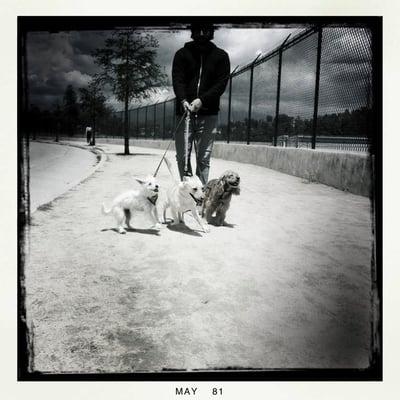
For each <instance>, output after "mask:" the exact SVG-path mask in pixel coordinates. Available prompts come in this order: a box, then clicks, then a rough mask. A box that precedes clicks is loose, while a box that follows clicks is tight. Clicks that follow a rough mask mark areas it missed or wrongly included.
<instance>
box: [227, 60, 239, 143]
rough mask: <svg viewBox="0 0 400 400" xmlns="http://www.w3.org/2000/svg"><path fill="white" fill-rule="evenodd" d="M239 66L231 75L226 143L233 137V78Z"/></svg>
mask: <svg viewBox="0 0 400 400" xmlns="http://www.w3.org/2000/svg"><path fill="white" fill-rule="evenodd" d="M238 68H239V65H237V66H236V67H235V69H234V70H233V71H232V72H231V74H230V75H229V97H228V126H227V127H226V130H227V132H226V143H229V142H230V139H231V109H232V79H233V74H234V73H235V72H236V70H237V69H238Z"/></svg>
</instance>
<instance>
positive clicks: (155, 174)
mask: <svg viewBox="0 0 400 400" xmlns="http://www.w3.org/2000/svg"><path fill="white" fill-rule="evenodd" d="M185 116H186V114H183V115H182V117H181V119H180V121H179V122H178V125H177V126H176V128H175V131H174V133H173V135H172V136H173V137H174V136H175V134H176V132H177V131H178V128H179V126H180V125H181V123H182V121H183V119H184V118H185ZM172 140H173V139H171V140H170V141H169V143H168V146H167V148H166V149H165V152H164V154H163V156H162V157H161V160H160V163H159V164H158V167H157V169H156V172H154V174H153V176H154V178H155V177H156V176H157V174H158V170H159V169H160V167H161V164H162V162H163V160H164V158H165V156H166V154H167V151H168V150H169V148H170V146H171V143H172Z"/></svg>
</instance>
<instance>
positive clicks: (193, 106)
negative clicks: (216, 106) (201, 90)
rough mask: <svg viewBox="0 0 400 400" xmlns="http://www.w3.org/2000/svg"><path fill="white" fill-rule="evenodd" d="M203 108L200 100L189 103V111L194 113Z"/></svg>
mask: <svg viewBox="0 0 400 400" xmlns="http://www.w3.org/2000/svg"><path fill="white" fill-rule="evenodd" d="M202 106H203V103H202V102H201V100H200V99H194V100H193V101H192V102H191V103H190V111H191V112H194V113H196V112H197V111H199V110H200V108H201V107H202Z"/></svg>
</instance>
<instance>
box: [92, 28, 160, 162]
mask: <svg viewBox="0 0 400 400" xmlns="http://www.w3.org/2000/svg"><path fill="white" fill-rule="evenodd" d="M157 47H158V41H157V40H156V39H155V38H154V37H153V36H152V35H150V34H145V33H140V32H139V31H135V30H134V29H126V30H120V31H116V32H114V33H113V34H112V36H111V37H110V38H109V39H107V40H106V43H105V47H104V48H103V49H97V50H96V51H95V52H94V53H93V56H94V58H95V63H96V64H97V65H99V66H100V67H101V72H99V73H98V74H97V75H96V76H95V79H96V80H97V82H100V83H101V84H108V85H110V87H111V89H112V91H113V93H114V94H115V96H116V98H117V100H119V101H121V102H124V109H125V115H124V117H125V118H124V138H125V140H124V153H125V154H129V130H128V109H129V104H130V102H131V101H132V100H133V99H143V98H147V97H149V95H150V94H151V93H152V92H153V93H154V92H156V91H157V88H158V87H160V86H162V85H164V84H165V79H166V76H165V74H163V73H162V71H161V67H160V66H159V65H158V64H157V63H156V62H155V57H156V50H155V49H156V48H157Z"/></svg>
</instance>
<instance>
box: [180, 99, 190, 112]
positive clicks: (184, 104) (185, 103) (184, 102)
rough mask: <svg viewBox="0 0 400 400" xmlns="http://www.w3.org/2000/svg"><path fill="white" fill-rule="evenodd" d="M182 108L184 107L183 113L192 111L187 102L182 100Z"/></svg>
mask: <svg viewBox="0 0 400 400" xmlns="http://www.w3.org/2000/svg"><path fill="white" fill-rule="evenodd" d="M182 107H183V112H186V111H192V110H191V107H190V104H189V102H188V101H187V100H182Z"/></svg>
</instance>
